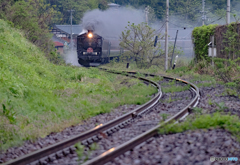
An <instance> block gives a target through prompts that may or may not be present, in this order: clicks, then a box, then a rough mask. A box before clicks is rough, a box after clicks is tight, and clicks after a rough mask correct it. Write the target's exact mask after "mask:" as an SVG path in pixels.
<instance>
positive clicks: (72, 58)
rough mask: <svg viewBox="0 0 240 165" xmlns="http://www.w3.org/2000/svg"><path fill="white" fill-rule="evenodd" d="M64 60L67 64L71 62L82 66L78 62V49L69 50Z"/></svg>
mask: <svg viewBox="0 0 240 165" xmlns="http://www.w3.org/2000/svg"><path fill="white" fill-rule="evenodd" d="M64 60H65V62H66V64H71V65H73V66H81V65H80V64H79V63H78V58H77V51H76V50H73V51H71V50H69V51H68V52H67V53H66V54H65V55H64Z"/></svg>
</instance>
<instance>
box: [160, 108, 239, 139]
mask: <svg viewBox="0 0 240 165" xmlns="http://www.w3.org/2000/svg"><path fill="white" fill-rule="evenodd" d="M214 128H222V129H226V130H228V131H229V132H231V133H232V135H234V136H235V137H237V139H238V141H239V142H240V131H239V130H240V120H239V117H238V116H235V115H223V114H221V113H220V112H216V113H214V114H212V115H210V114H203V115H197V116H196V117H194V118H188V119H187V120H186V121H185V122H183V123H180V124H175V125H173V124H168V125H166V126H165V127H163V128H160V129H159V133H160V134H171V133H179V132H184V131H187V130H196V129H214Z"/></svg>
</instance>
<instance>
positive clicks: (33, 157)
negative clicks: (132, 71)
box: [3, 73, 162, 165]
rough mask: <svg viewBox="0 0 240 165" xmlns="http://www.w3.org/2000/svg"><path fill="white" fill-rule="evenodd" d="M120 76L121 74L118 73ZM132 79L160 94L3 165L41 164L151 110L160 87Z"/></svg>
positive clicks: (160, 94) (158, 96) (158, 97)
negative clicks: (151, 86)
mask: <svg viewBox="0 0 240 165" xmlns="http://www.w3.org/2000/svg"><path fill="white" fill-rule="evenodd" d="M118 74H120V73H118ZM127 76H132V75H127ZM132 77H135V78H139V79H141V80H143V81H146V82H149V83H150V84H152V85H154V86H156V87H157V89H158V93H157V94H156V95H155V96H154V98H152V99H151V100H150V101H148V102H147V103H145V104H143V105H141V106H140V107H138V108H136V109H134V110H132V111H130V112H129V113H127V114H125V115H123V116H121V117H119V118H117V119H114V120H112V121H109V122H108V123H105V124H100V125H98V126H96V127H95V128H93V129H91V130H89V131H86V132H84V133H82V134H80V135H76V136H74V137H71V138H69V139H66V140H64V141H61V142H58V143H56V144H53V145H50V146H48V147H45V148H42V149H40V150H37V151H35V152H32V153H30V154H27V155H25V156H23V157H19V158H17V159H14V160H10V161H9V162H6V163H4V164H3V165H26V164H30V163H32V162H36V161H37V162H39V160H43V159H45V158H47V157H49V156H50V155H53V154H55V153H57V152H59V151H64V150H65V149H68V148H69V147H71V146H73V145H75V144H76V143H78V142H81V141H84V140H87V139H89V138H91V137H93V136H94V135H98V134H99V133H102V132H104V131H106V130H108V129H111V128H113V127H116V126H118V125H120V124H122V123H124V122H126V121H129V120H130V119H132V118H134V117H136V116H137V115H138V114H139V113H142V112H144V111H146V110H148V109H149V108H151V107H152V106H154V105H155V104H156V103H157V102H158V100H159V99H160V98H161V96H162V92H161V87H160V85H159V84H157V83H155V82H153V81H151V80H148V79H145V78H142V77H141V78H140V77H136V76H132Z"/></svg>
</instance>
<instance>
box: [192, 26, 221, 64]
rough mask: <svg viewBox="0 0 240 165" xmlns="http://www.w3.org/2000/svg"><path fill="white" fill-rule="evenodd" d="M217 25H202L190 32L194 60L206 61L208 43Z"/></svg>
mask: <svg viewBox="0 0 240 165" xmlns="http://www.w3.org/2000/svg"><path fill="white" fill-rule="evenodd" d="M216 26H217V25H208V26H206V25H204V26H201V27H196V28H194V30H193V32H192V36H193V42H194V46H195V47H194V50H195V58H196V59H197V60H203V59H204V60H208V59H209V57H208V43H209V42H210V36H212V35H214V32H215V28H216Z"/></svg>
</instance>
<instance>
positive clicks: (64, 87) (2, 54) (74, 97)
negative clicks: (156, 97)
mask: <svg viewBox="0 0 240 165" xmlns="http://www.w3.org/2000/svg"><path fill="white" fill-rule="evenodd" d="M155 92H157V90H156V89H155V88H154V87H152V86H146V85H144V84H143V83H142V82H140V81H139V80H136V79H130V78H126V77H124V76H122V75H114V74H110V73H106V72H102V71H99V70H98V69H97V68H90V69H86V68H78V67H72V66H65V65H61V66H60V65H54V64H52V63H50V62H49V61H48V60H47V59H46V58H45V57H44V54H43V53H42V52H41V51H40V50H39V49H38V48H37V47H36V46H34V45H33V44H31V43H30V42H29V41H27V40H26V39H25V38H24V37H23V34H22V33H21V32H19V31H17V30H15V29H13V28H11V27H10V26H9V25H8V24H7V23H6V22H4V21H2V20H0V104H1V105H0V150H3V149H6V148H8V147H9V146H13V145H16V144H20V143H22V142H23V141H24V140H29V139H31V140H32V139H35V138H37V137H44V136H46V135H47V134H49V133H51V132H54V131H61V130H62V129H64V128H66V127H68V126H71V125H76V124H79V123H81V121H82V120H84V119H87V118H89V117H92V116H95V115H97V114H101V113H106V112H110V110H111V109H113V108H115V107H118V106H120V105H124V104H143V103H145V102H146V101H148V100H149V99H150V97H149V96H150V95H152V94H153V93H155Z"/></svg>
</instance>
